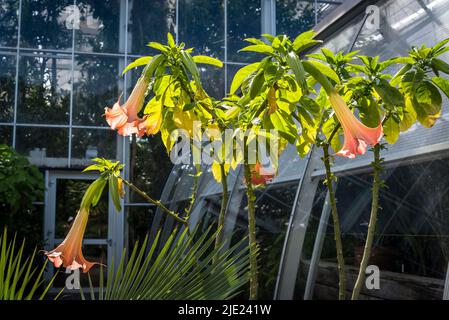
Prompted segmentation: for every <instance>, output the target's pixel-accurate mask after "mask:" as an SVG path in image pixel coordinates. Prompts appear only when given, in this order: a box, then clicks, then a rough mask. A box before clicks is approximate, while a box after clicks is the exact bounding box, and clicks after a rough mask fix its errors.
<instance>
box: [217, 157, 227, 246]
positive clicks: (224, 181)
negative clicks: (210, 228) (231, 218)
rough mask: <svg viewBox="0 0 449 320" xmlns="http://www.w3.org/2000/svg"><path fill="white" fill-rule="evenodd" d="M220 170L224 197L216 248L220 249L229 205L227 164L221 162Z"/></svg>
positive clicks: (222, 198)
mask: <svg viewBox="0 0 449 320" xmlns="http://www.w3.org/2000/svg"><path fill="white" fill-rule="evenodd" d="M220 172H221V186H222V189H223V193H222V197H221V208H220V215H219V217H218V225H217V230H218V232H217V236H216V238H215V250H217V251H218V249H219V248H220V246H221V243H222V242H223V231H224V230H223V229H224V224H225V214H226V206H227V205H228V199H229V195H228V180H227V179H228V176H227V174H226V170H225V164H224V162H223V163H220Z"/></svg>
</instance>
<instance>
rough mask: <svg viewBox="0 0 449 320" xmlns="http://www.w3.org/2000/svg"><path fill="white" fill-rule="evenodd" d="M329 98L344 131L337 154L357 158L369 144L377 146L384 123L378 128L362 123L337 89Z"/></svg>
mask: <svg viewBox="0 0 449 320" xmlns="http://www.w3.org/2000/svg"><path fill="white" fill-rule="evenodd" d="M329 100H330V103H331V105H332V107H333V109H334V111H335V114H336V116H337V118H338V120H339V121H340V124H341V126H342V127H343V133H344V144H343V148H342V149H341V150H340V151H338V152H337V153H336V155H337V156H341V157H346V158H355V157H356V156H357V155H363V154H365V152H366V148H367V145H370V146H375V145H376V144H378V143H379V141H380V139H382V136H383V130H382V123H380V124H379V126H377V127H376V128H370V127H367V126H365V125H364V124H362V123H361V122H360V121H359V120H358V119H357V118H356V117H355V116H354V114H353V113H352V112H351V110H349V108H348V106H347V105H346V102H345V101H344V100H343V98H342V97H341V96H340V95H339V94H338V93H337V92H336V91H332V92H331V93H330V95H329Z"/></svg>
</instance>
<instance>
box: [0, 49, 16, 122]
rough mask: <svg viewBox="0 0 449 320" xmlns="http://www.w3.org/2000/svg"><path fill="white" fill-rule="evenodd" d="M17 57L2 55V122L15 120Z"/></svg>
mask: <svg viewBox="0 0 449 320" xmlns="http://www.w3.org/2000/svg"><path fill="white" fill-rule="evenodd" d="M15 84H16V57H15V56H10V55H0V122H12V121H13V119H14V92H15Z"/></svg>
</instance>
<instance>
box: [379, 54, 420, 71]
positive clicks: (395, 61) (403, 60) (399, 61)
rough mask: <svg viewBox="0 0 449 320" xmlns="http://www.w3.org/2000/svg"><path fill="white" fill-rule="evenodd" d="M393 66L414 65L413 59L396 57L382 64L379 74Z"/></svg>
mask: <svg viewBox="0 0 449 320" xmlns="http://www.w3.org/2000/svg"><path fill="white" fill-rule="evenodd" d="M393 64H413V59H412V58H410V57H395V58H391V59H388V60H385V61H383V62H381V63H380V64H379V65H380V68H379V72H380V71H382V70H384V69H386V68H388V67H389V66H391V65H393Z"/></svg>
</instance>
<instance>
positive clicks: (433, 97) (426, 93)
mask: <svg viewBox="0 0 449 320" xmlns="http://www.w3.org/2000/svg"><path fill="white" fill-rule="evenodd" d="M442 103H443V100H442V98H441V94H440V92H439V91H438V89H437V88H436V87H435V86H434V85H433V84H432V83H431V82H429V81H422V82H420V83H419V84H418V85H417V86H416V88H415V91H414V96H413V99H412V104H413V108H414V109H415V111H416V114H417V116H418V121H419V122H420V123H421V124H422V125H423V126H425V127H426V128H430V127H432V126H433V125H434V124H435V122H436V120H437V119H438V118H439V117H440V115H441V108H442Z"/></svg>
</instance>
